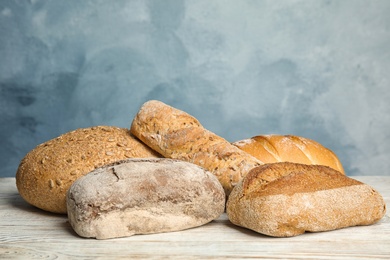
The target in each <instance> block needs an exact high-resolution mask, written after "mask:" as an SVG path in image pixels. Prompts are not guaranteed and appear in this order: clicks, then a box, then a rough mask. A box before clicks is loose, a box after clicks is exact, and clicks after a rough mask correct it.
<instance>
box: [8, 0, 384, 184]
mask: <svg viewBox="0 0 390 260" xmlns="http://www.w3.org/2000/svg"><path fill="white" fill-rule="evenodd" d="M389 13H390V1H387V0H383V1H380V0H371V1H366V0H334V1H331V0H326V1H325V0H323V1H310V0H307V1H304V0H291V1H264V0H263V1H252V0H245V1H244V0H242V1H233V0H232V1H226V0H220V1H215V0H214V1H206V0H196V1H195V0H193V1H192V0H191V1H172V0H171V1H134V0H133V1H78V0H72V1H69V0H67V1H40V0H30V1H10V0H2V1H1V2H0V87H1V95H0V140H1V145H0V176H14V175H15V172H16V169H17V166H18V164H19V162H20V160H21V159H22V158H23V156H24V155H25V154H26V153H27V152H28V151H29V150H31V149H32V148H34V147H35V146H36V145H38V144H39V143H42V142H45V141H47V140H49V139H51V138H54V137H56V136H58V135H60V134H62V133H65V132H67V131H70V130H73V129H76V128H80V127H89V126H92V125H116V126H121V127H129V125H130V123H131V121H132V118H133V117H134V115H135V113H136V112H137V111H138V109H139V107H140V106H141V105H142V103H144V102H145V101H147V100H149V99H158V100H161V101H163V102H166V103H168V104H170V105H172V106H175V107H177V108H179V109H182V110H184V111H186V112H188V113H190V114H192V115H193V116H195V117H197V118H198V119H199V120H200V122H201V123H202V124H203V125H204V126H205V127H206V128H208V129H209V130H211V131H213V132H215V133H217V134H218V135H221V136H223V137H224V138H226V139H227V140H228V141H236V140H240V139H244V138H248V137H252V136H254V135H259V134H269V133H276V134H295V135H299V136H304V137H307V138H311V139H314V140H316V141H318V142H320V143H321V144H323V145H324V146H326V147H328V148H331V149H332V150H333V151H334V152H335V153H336V154H337V155H338V156H339V157H340V159H341V161H342V163H343V165H344V167H345V169H346V171H347V174H348V175H389V174H390V171H389V170H388V169H389V168H390V160H389V159H390V142H389V129H390V105H389V98H390V91H389V90H390V76H389V74H390V15H389Z"/></svg>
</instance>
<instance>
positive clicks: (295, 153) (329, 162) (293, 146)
mask: <svg viewBox="0 0 390 260" xmlns="http://www.w3.org/2000/svg"><path fill="white" fill-rule="evenodd" d="M233 145H235V146H237V147H238V148H240V149H242V150H243V151H245V152H247V153H249V154H251V155H253V156H254V157H256V158H258V159H259V160H261V161H263V162H264V163H275V162H293V163H302V164H309V165H310V164H315V165H325V166H329V167H331V168H333V169H335V170H337V171H339V172H341V173H343V174H345V171H344V168H343V165H342V164H341V162H340V160H339V158H338V157H337V155H336V154H335V153H334V152H333V151H332V150H330V149H328V148H326V147H324V146H323V145H321V144H320V143H318V142H316V141H314V140H311V139H309V138H305V137H300V136H295V135H258V136H254V137H252V138H248V139H244V140H240V141H236V142H234V143H233Z"/></svg>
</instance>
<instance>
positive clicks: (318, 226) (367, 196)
mask: <svg viewBox="0 0 390 260" xmlns="http://www.w3.org/2000/svg"><path fill="white" fill-rule="evenodd" d="M226 212H227V214H228V217H229V220H230V221H231V222H232V223H233V224H235V225H238V226H242V227H246V228H248V229H252V230H254V231H256V232H258V233H261V234H265V235H268V236H274V237H290V236H296V235H300V234H303V233H304V232H306V231H309V232H319V231H329V230H334V229H340V228H344V227H349V226H357V225H370V224H373V223H375V222H377V221H379V220H380V219H381V218H382V217H383V216H384V214H385V212H386V205H385V203H384V200H383V198H382V196H381V195H380V194H379V193H378V192H377V191H376V190H374V189H373V188H372V187H370V186H368V185H366V184H364V183H361V182H359V181H357V180H354V179H352V178H349V177H347V176H346V175H344V174H341V173H340V172H338V171H336V170H334V169H332V168H330V167H327V166H321V165H304V164H296V163H289V162H281V163H271V164H265V165H263V166H258V167H256V168H254V169H252V170H251V171H250V172H249V173H248V174H247V175H246V177H245V178H244V179H243V180H242V181H241V182H240V183H239V184H238V185H237V186H236V187H235V188H234V190H233V191H232V193H231V194H230V196H229V198H228V202H227V205H226Z"/></svg>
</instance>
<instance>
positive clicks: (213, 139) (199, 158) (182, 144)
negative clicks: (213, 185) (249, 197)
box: [130, 100, 263, 195]
mask: <svg viewBox="0 0 390 260" xmlns="http://www.w3.org/2000/svg"><path fill="white" fill-rule="evenodd" d="M130 131H131V133H132V134H134V135H135V136H137V137H138V138H139V139H140V140H142V141H143V142H144V143H145V144H147V145H148V146H149V147H151V148H152V149H153V150H155V151H157V152H158V153H160V154H161V155H163V156H164V157H167V158H172V159H179V160H183V161H187V162H191V163H194V164H197V165H199V166H201V167H203V168H205V169H207V170H208V171H210V172H212V173H213V174H214V175H216V176H217V177H218V179H219V181H220V182H221V184H222V186H223V187H224V190H225V192H226V195H229V193H230V192H231V190H232V189H233V187H234V186H235V185H236V184H237V183H238V182H239V181H240V180H241V178H242V177H243V176H245V175H246V173H247V172H248V171H249V170H250V169H252V168H253V167H255V166H257V165H261V164H263V162H262V161H260V160H258V159H256V158H255V157H253V156H251V155H249V154H248V153H246V152H244V151H243V150H241V149H239V148H238V147H236V146H234V145H232V144H231V143H230V142H228V141H227V140H225V139H223V138H222V137H220V136H218V135H216V134H214V133H212V132H210V131H209V130H207V129H205V128H204V127H203V126H202V125H201V124H200V122H199V121H198V120H197V119H196V118H195V117H193V116H191V115H189V114H187V113H185V112H184V111H181V110H179V109H176V108H173V107H171V106H168V105H166V104H164V103H163V102H160V101H157V100H150V101H148V102H146V103H144V104H143V105H142V107H141V108H140V110H139V112H138V113H137V115H136V116H135V118H134V120H133V122H132V124H131V128H130Z"/></svg>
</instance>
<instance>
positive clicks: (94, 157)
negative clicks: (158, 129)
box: [16, 126, 160, 214]
mask: <svg viewBox="0 0 390 260" xmlns="http://www.w3.org/2000/svg"><path fill="white" fill-rule="evenodd" d="M135 157H142V158H144V157H160V155H159V154H158V153H156V152H154V151H153V150H151V149H150V148H149V147H147V146H146V145H144V144H143V143H142V142H141V141H139V140H138V139H137V138H135V137H134V136H132V135H131V134H130V132H129V130H128V129H125V128H118V127H112V126H95V127H90V128H82V129H77V130H74V131H71V132H68V133H65V134H63V135H61V136H59V137H57V138H54V139H52V140H49V141H47V142H45V143H43V144H40V145H38V146H37V147H36V148H34V149H33V150H31V151H30V152H29V153H28V154H27V155H26V156H25V157H24V158H23V159H22V161H21V163H20V165H19V168H18V170H17V172H16V186H17V188H18V191H19V193H20V195H21V196H22V197H23V199H25V200H26V201H27V202H28V203H30V204H32V205H34V206H36V207H38V208H41V209H43V210H46V211H50V212H54V213H62V214H66V200H65V195H66V192H67V190H68V189H69V187H70V185H71V184H72V183H73V182H74V181H75V180H76V179H77V178H79V177H80V176H83V175H85V174H87V173H88V172H90V171H92V170H94V169H95V168H97V167H100V166H103V165H105V164H109V163H112V162H115V161H118V160H123V159H126V158H135Z"/></svg>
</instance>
